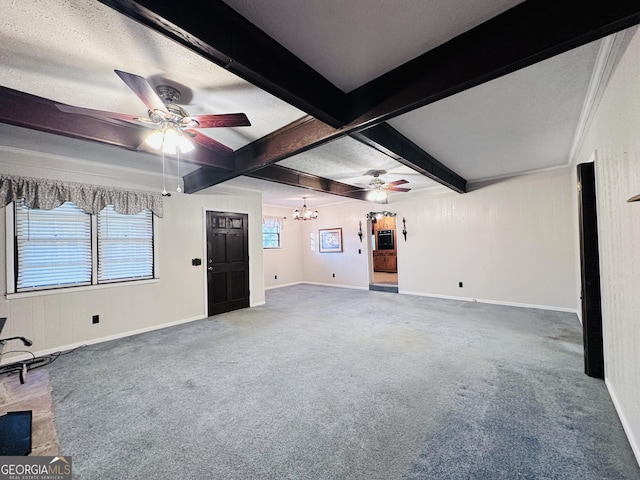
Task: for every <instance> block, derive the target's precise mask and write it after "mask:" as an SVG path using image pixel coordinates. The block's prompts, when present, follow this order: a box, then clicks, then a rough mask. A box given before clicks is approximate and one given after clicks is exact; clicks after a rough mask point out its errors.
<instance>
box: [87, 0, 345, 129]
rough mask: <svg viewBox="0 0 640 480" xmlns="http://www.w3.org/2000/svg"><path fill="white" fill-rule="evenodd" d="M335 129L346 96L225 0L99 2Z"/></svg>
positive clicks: (127, 0)
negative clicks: (204, 0)
mask: <svg viewBox="0 0 640 480" xmlns="http://www.w3.org/2000/svg"><path fill="white" fill-rule="evenodd" d="M99 1H100V2H101V3H103V4H105V5H108V6H109V7H112V8H113V9H115V10H117V11H118V12H120V13H122V14H124V15H125V16H127V17H129V18H132V19H134V20H136V21H138V22H140V23H142V24H144V25H146V26H148V27H150V28H152V29H154V30H156V31H157V32H159V33H161V34H163V35H166V36H167V37H169V38H172V39H173V40H175V41H177V42H179V43H181V44H182V45H184V46H185V47H187V48H189V49H191V50H192V51H194V52H196V53H198V54H199V55H201V56H203V57H204V58H206V59H208V60H210V61H211V62H213V63H216V64H217V65H220V66H222V67H224V68H226V69H227V70H229V71H230V72H233V73H234V74H236V75H238V76H239V77H241V78H244V79H245V80H247V81H249V82H250V83H252V84H254V85H256V86H258V87H260V88H261V89H263V90H265V91H267V92H269V93H271V94H272V95H275V96H276V97H278V98H280V99H282V100H284V101H285V102H287V103H289V104H291V105H293V106H295V107H297V108H299V109H301V110H302V111H304V112H306V113H309V114H310V115H313V116H314V117H316V118H318V119H320V120H322V121H323V122H325V123H327V124H329V125H332V126H334V127H338V126H341V125H343V124H344V123H345V120H344V116H345V108H344V107H345V103H344V99H345V94H344V93H343V92H342V91H341V90H340V89H339V88H337V87H336V86H334V85H333V84H332V83H331V82H329V81H328V80H327V79H325V78H324V77H323V76H322V75H320V74H319V73H318V72H316V71H315V70H313V69H312V68H311V67H309V66H308V65H307V64H306V63H304V62H303V61H302V60H300V59H299V58H297V57H296V56H295V55H293V54H292V53H291V52H290V51H289V50H287V49H286V48H284V47H283V46H282V45H280V44H279V43H278V42H277V41H275V40H274V39H273V38H271V37H269V36H268V35H267V34H266V33H264V32H263V31H262V30H260V29H259V28H258V27H256V26H255V25H253V24H251V23H250V22H249V21H248V20H247V19H245V18H244V17H243V16H241V15H240V14H238V13H237V12H236V11H235V10H233V9H232V8H231V7H229V6H228V5H227V4H225V3H224V2H222V1H220V0H208V1H206V2H203V1H198V0H182V1H180V2H158V1H156V0H137V1H132V0H99Z"/></svg>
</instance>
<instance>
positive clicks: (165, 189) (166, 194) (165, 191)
mask: <svg viewBox="0 0 640 480" xmlns="http://www.w3.org/2000/svg"><path fill="white" fill-rule="evenodd" d="M163 147H164V138H163V140H162V147H160V148H161V150H162V196H163V197H170V196H171V194H170V193H169V192H167V186H166V181H165V168H164V148H163Z"/></svg>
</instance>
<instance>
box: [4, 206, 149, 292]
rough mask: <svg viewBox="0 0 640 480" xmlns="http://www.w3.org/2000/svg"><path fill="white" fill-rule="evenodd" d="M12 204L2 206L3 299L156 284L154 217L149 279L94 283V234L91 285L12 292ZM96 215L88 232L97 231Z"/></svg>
mask: <svg viewBox="0 0 640 480" xmlns="http://www.w3.org/2000/svg"><path fill="white" fill-rule="evenodd" d="M14 203H15V202H10V203H8V204H7V205H6V206H5V207H4V211H5V281H6V286H7V291H6V292H5V297H6V299H7V300H12V299H18V298H27V297H37V296H42V295H60V294H65V293H75V292H81V291H95V290H96V289H101V288H114V287H124V286H134V285H146V284H153V283H158V282H159V281H160V267H159V261H158V252H159V240H158V223H159V222H157V221H156V219H155V218H153V217H152V224H153V278H144V279H139V280H122V281H115V282H109V283H97V280H98V272H97V261H98V257H97V255H98V251H97V242H98V238H97V233H96V234H95V235H94V234H92V236H91V247H92V253H91V262H92V273H91V282H92V283H91V285H78V286H68V287H56V288H42V289H34V290H28V291H22V292H16V279H15V261H16V248H17V242H16V232H15V205H14ZM97 222H98V218H97V215H94V214H91V229H92V232H97ZM94 242H95V245H94Z"/></svg>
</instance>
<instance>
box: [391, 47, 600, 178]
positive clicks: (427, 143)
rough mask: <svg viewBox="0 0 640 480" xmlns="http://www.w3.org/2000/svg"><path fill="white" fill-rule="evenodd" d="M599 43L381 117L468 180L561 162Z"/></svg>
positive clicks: (566, 159)
mask: <svg viewBox="0 0 640 480" xmlns="http://www.w3.org/2000/svg"><path fill="white" fill-rule="evenodd" d="M599 45H600V40H598V41H596V42H593V43H590V44H587V45H584V46H582V47H580V48H577V49H575V50H571V51H569V52H567V53H564V54H562V55H559V56H556V57H553V58H550V59H549V60H545V61H543V62H540V63H537V64H535V65H532V66H530V67H527V68H524V69H522V70H518V71H517V72H514V73H512V74H509V75H505V76H503V77H500V78H498V79H496V80H493V81H491V82H488V83H485V84H483V85H480V86H478V87H475V88H473V89H471V90H466V91H464V92H461V93H459V94H457V95H454V96H452V97H448V98H445V99H443V100H440V101H439V102H436V103H433V104H431V105H427V106H426V107H423V108H419V109H417V110H414V111H412V112H409V113H407V114H405V115H401V116H399V117H396V118H394V119H392V120H390V121H389V124H390V125H391V126H393V127H394V128H396V129H397V130H399V131H400V132H401V133H403V134H404V135H406V136H408V137H409V138H411V139H413V141H414V142H415V143H417V144H418V145H419V146H420V147H422V148H423V149H425V150H426V151H428V152H429V153H430V154H431V155H433V156H435V157H436V158H437V159H438V160H440V161H441V162H442V163H444V164H445V165H447V166H448V167H449V168H451V169H453V170H454V171H455V172H457V173H458V174H459V175H462V176H463V177H464V178H466V179H467V180H469V181H477V180H480V179H486V178H494V177H499V176H505V175H511V174H515V173H519V172H527V171H532V170H538V169H544V168H550V167H558V166H562V165H567V164H568V162H569V153H570V150H571V145H572V142H573V139H574V135H575V133H576V128H577V125H578V119H579V117H580V113H581V111H582V107H583V104H584V101H585V97H586V95H587V90H588V88H589V82H590V79H591V73H592V71H593V69H594V65H595V62H596V57H597V55H598V48H599Z"/></svg>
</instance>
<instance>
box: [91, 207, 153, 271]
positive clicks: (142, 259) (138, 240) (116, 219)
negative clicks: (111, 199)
mask: <svg viewBox="0 0 640 480" xmlns="http://www.w3.org/2000/svg"><path fill="white" fill-rule="evenodd" d="M145 278H153V215H152V213H151V211H150V210H143V211H142V212H140V213H137V214H135V215H123V214H121V213H118V212H116V211H115V209H114V208H113V206H112V205H109V206H107V207H105V208H104V209H103V210H102V211H101V212H100V213H99V214H98V283H107V282H118V281H124V280H140V279H145Z"/></svg>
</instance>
